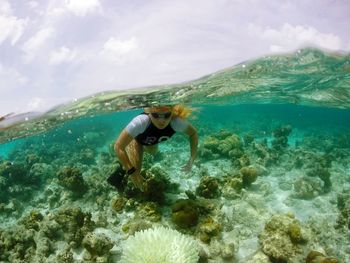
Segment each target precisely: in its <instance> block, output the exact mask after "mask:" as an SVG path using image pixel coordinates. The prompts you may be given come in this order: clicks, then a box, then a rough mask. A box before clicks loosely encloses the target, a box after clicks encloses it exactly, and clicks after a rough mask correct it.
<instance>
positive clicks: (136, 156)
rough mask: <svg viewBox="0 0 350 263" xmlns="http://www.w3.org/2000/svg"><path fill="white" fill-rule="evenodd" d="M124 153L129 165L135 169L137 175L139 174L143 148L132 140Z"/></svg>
mask: <svg viewBox="0 0 350 263" xmlns="http://www.w3.org/2000/svg"><path fill="white" fill-rule="evenodd" d="M126 152H127V154H128V157H129V160H130V162H131V164H132V165H133V166H134V167H135V169H136V171H137V172H138V174H140V172H141V168H142V159H143V146H142V145H141V144H140V143H138V142H137V141H136V140H132V142H131V143H130V144H129V145H128V146H127V147H126Z"/></svg>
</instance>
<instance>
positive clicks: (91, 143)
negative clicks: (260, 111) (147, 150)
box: [0, 114, 350, 263]
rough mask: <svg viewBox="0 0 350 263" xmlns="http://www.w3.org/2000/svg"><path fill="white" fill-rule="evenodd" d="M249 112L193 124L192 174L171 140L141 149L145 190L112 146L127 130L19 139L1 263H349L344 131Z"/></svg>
mask: <svg viewBox="0 0 350 263" xmlns="http://www.w3.org/2000/svg"><path fill="white" fill-rule="evenodd" d="M118 116H119V115H118V114H116V115H112V116H110V119H109V120H108V123H106V125H105V127H111V125H110V123H117V122H120V123H121V124H120V127H122V125H123V124H124V123H125V121H124V123H123V122H122V121H121V120H120V119H119V117H118ZM208 118H209V117H208ZM250 118H251V119H250V122H249V125H248V124H247V122H246V121H245V120H241V122H238V121H236V122H232V121H230V122H229V123H225V122H224V121H223V122H222V123H220V122H218V125H217V126H215V127H214V126H213V125H211V126H208V119H205V118H202V119H201V118H198V119H196V120H193V123H194V124H195V126H196V127H198V131H199V134H200V146H199V150H198V158H197V160H196V162H195V165H194V167H193V170H192V171H191V172H190V173H188V174H187V173H183V172H182V171H180V169H179V167H181V165H182V164H183V162H184V160H186V159H187V155H188V150H187V147H188V145H187V141H186V140H185V137H183V136H181V135H175V136H174V138H173V139H172V140H171V141H169V142H166V143H164V144H162V145H160V149H159V150H160V151H159V153H158V154H156V155H148V154H146V156H145V164H144V167H143V171H142V175H143V176H144V178H145V182H146V185H145V191H144V192H140V191H139V190H137V189H135V188H134V187H133V184H132V183H131V182H129V181H128V180H127V178H125V177H124V174H123V173H122V172H120V171H121V170H120V169H121V167H120V164H119V163H118V161H117V159H116V157H115V155H114V153H113V151H110V146H109V145H110V144H111V143H112V142H113V141H114V139H115V137H116V135H117V134H118V132H119V131H120V127H119V128H115V129H111V130H110V131H109V132H108V133H107V132H106V129H105V128H103V126H104V125H102V127H101V125H100V124H99V127H101V128H100V129H98V128H94V129H93V130H90V129H89V128H91V127H94V126H93V125H92V124H91V125H86V127H85V128H84V129H83V128H82V129H80V130H74V129H73V128H71V127H69V125H68V126H67V127H64V129H62V130H52V131H50V132H48V133H45V134H42V135H37V136H34V137H29V138H25V139H22V140H20V141H18V142H16V144H14V145H12V146H11V147H12V148H11V149H9V150H7V154H1V155H0V156H1V157H0V262H4V263H5V262H11V263H12V262H48V263H51V262H52V263H53V262H58V263H61V262H62V263H70V262H72V263H73V262H100V263H102V262H155V261H152V258H154V257H158V256H159V257H160V254H159V255H158V254H157V253H158V252H159V253H162V254H161V257H164V261H161V262H183V263H186V262H188V263H192V262H209V263H213V262H233V263H246V262H248V263H275V262H282V263H301V262H306V263H316V262H343V263H345V262H350V205H349V204H350V195H349V190H350V154H349V153H350V143H349V142H350V138H349V136H348V133H347V130H345V131H346V132H345V133H342V132H341V130H339V131H340V133H338V132H330V131H325V132H323V133H321V132H320V131H318V130H316V131H315V128H307V127H305V129H304V130H303V129H302V128H303V127H296V126H294V125H292V124H290V123H288V122H286V121H283V122H282V121H280V120H275V119H273V120H271V121H270V122H269V124H268V123H267V121H266V119H264V118H262V117H261V116H256V117H254V116H253V115H252V116H250ZM232 123H233V124H232ZM71 125H73V127H74V125H75V126H78V125H76V124H74V123H72V124H71ZM68 130H70V131H75V132H70V133H68V135H67V131H68ZM262 131H263V132H262ZM325 138H326V139H325ZM0 147H2V146H0ZM3 149H4V148H3ZM184 149H186V150H184ZM112 174H114V175H115V176H120V177H119V178H117V179H118V180H117V181H115V182H116V183H117V184H118V185H111V184H110V183H109V182H108V178H109V177H110V176H111V175H112ZM174 258H176V260H175V259H174ZM143 260H144V261H143Z"/></svg>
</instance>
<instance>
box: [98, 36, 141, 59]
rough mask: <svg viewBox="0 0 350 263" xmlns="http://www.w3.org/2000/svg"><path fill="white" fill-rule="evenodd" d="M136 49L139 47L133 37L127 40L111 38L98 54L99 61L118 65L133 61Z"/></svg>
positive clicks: (135, 56) (135, 57)
mask: <svg viewBox="0 0 350 263" xmlns="http://www.w3.org/2000/svg"><path fill="white" fill-rule="evenodd" d="M138 49H139V45H138V41H137V40H136V38H135V37H132V38H130V39H128V40H120V39H116V38H114V37H111V38H110V39H108V40H107V41H106V42H105V43H104V45H103V49H102V52H100V59H102V60H104V61H106V62H107V61H112V62H117V63H119V64H120V63H125V62H126V61H133V60H135V59H137V54H138V52H137V51H138ZM141 56H142V55H141Z"/></svg>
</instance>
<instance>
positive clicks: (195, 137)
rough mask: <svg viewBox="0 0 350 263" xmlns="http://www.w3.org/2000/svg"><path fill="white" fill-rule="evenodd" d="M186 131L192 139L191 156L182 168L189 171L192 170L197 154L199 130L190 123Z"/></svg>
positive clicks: (190, 139)
mask: <svg viewBox="0 0 350 263" xmlns="http://www.w3.org/2000/svg"><path fill="white" fill-rule="evenodd" d="M185 133H186V134H187V135H188V138H189V141H190V149H191V156H190V159H189V160H188V162H187V164H186V165H185V166H183V167H182V170H183V171H186V172H189V171H191V169H192V165H193V162H194V160H195V159H196V156H197V147H198V133H197V130H196V129H195V128H194V127H193V126H192V125H191V124H189V126H188V127H187V129H186V131H185Z"/></svg>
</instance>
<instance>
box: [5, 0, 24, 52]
mask: <svg viewBox="0 0 350 263" xmlns="http://www.w3.org/2000/svg"><path fill="white" fill-rule="evenodd" d="M26 24H27V21H26V20H25V19H19V18H17V17H16V16H13V15H12V10H11V6H10V4H9V3H8V2H7V1H1V0H0V45H1V44H2V43H3V42H4V41H5V40H7V39H9V40H10V41H11V44H12V45H14V44H16V42H17V41H18V40H19V38H20V37H21V36H22V34H23V31H24V28H25V26H26Z"/></svg>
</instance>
